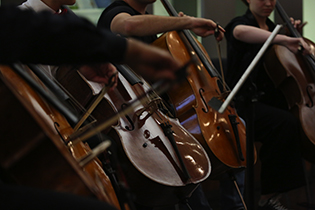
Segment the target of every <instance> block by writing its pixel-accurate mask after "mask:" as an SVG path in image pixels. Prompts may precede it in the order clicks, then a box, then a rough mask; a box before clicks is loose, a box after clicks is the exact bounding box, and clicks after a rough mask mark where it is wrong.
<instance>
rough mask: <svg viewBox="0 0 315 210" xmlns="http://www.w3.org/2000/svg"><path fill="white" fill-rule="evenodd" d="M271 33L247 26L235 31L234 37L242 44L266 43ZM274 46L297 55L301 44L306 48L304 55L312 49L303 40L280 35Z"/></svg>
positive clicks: (274, 41) (239, 27)
mask: <svg viewBox="0 0 315 210" xmlns="http://www.w3.org/2000/svg"><path fill="white" fill-rule="evenodd" d="M270 34H271V32H269V31H267V30H263V29H260V28H256V27H253V26H247V25H238V26H236V27H235V28H234V30H233V36H234V37H235V38H236V39H237V40H240V41H242V42H247V43H251V44H259V43H264V42H265V41H266V40H267V39H268V37H269V36H270ZM273 44H279V45H282V46H285V47H287V48H288V49H289V50H290V51H292V52H293V53H297V52H298V49H299V47H300V44H302V46H303V47H304V49H305V50H304V52H303V54H309V53H310V47H309V46H308V44H307V43H306V42H305V41H304V40H303V39H302V38H292V37H289V36H286V35H281V34H278V35H277V36H276V37H275V39H274V40H273Z"/></svg>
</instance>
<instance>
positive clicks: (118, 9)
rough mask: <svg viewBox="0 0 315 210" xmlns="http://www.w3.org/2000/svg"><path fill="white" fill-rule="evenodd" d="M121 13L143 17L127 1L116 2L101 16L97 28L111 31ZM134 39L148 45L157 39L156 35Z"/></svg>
mask: <svg viewBox="0 0 315 210" xmlns="http://www.w3.org/2000/svg"><path fill="white" fill-rule="evenodd" d="M119 13H128V14H130V15H132V16H133V15H141V13H140V12H138V11H137V10H135V9H134V8H132V7H131V6H130V5H129V4H127V3H126V2H125V1H114V2H113V3H112V4H110V5H109V6H108V7H107V8H106V9H105V10H104V11H103V13H102V14H101V16H100V18H99V20H98V23H97V26H98V27H99V28H105V29H108V30H110V25H111V22H112V20H113V19H114V17H115V16H116V15H118V14H119ZM133 38H135V39H138V40H140V41H142V42H145V43H147V44H150V43H152V42H154V41H155V40H156V39H157V36H156V35H151V36H141V37H137V36H134V37H133Z"/></svg>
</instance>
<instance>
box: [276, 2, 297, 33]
mask: <svg viewBox="0 0 315 210" xmlns="http://www.w3.org/2000/svg"><path fill="white" fill-rule="evenodd" d="M276 9H277V11H278V13H279V15H280V17H281V18H282V20H283V21H284V22H285V24H286V26H287V27H288V29H289V31H290V33H291V35H292V36H293V37H302V36H301V34H300V33H299V32H298V31H297V30H296V28H294V26H293V25H292V23H291V21H290V18H289V16H288V14H287V13H286V12H285V10H284V9H283V7H282V6H281V4H280V2H279V1H277V2H276Z"/></svg>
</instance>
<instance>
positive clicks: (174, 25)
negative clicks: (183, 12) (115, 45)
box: [111, 15, 193, 36]
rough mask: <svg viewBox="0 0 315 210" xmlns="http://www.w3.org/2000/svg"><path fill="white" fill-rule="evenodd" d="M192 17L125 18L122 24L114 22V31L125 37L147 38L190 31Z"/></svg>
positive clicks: (147, 16)
mask: <svg viewBox="0 0 315 210" xmlns="http://www.w3.org/2000/svg"><path fill="white" fill-rule="evenodd" d="M192 26H193V18H192V17H171V16H157V15H135V16H130V17H128V18H125V19H124V20H123V22H122V23H118V22H115V21H114V20H113V22H112V27H111V29H112V31H113V32H115V33H120V34H123V35H125V36H147V35H155V34H159V33H163V32H167V31H174V30H183V29H189V28H192Z"/></svg>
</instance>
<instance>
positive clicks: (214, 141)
mask: <svg viewBox="0 0 315 210" xmlns="http://www.w3.org/2000/svg"><path fill="white" fill-rule="evenodd" d="M161 1H162V3H163V5H164V7H165V8H166V10H167V11H168V13H169V14H170V15H171V16H177V14H178V13H177V12H176V10H175V9H174V8H173V7H172V5H171V4H170V3H169V2H168V1H166V0H161ZM153 45H155V46H158V47H160V48H162V49H165V50H167V51H169V52H170V53H171V55H172V56H173V57H174V58H175V59H177V60H178V61H180V62H182V63H185V62H187V60H189V59H191V57H196V60H197V63H196V64H194V65H190V66H189V71H190V74H189V75H188V76H187V78H186V82H185V83H184V84H182V85H181V86H180V87H178V88H177V89H172V90H170V91H168V92H167V97H168V99H166V100H168V101H169V103H170V104H172V106H173V107H174V112H175V117H177V118H178V119H179V120H180V122H181V124H182V125H183V126H184V127H185V128H186V129H187V130H188V131H189V132H191V133H192V134H193V135H194V136H195V137H196V139H198V141H199V142H200V143H201V144H202V145H203V146H204V148H205V149H206V151H207V153H208V155H209V156H210V159H211V163H212V166H213V170H212V173H211V175H210V178H213V179H215V178H220V175H221V174H222V173H225V172H227V171H229V170H230V169H234V170H238V169H243V168H244V167H245V166H246V133H245V126H244V124H243V123H242V121H241V120H240V118H239V117H238V115H237V113H236V111H235V109H234V108H233V107H231V106H230V107H229V108H228V109H227V110H226V111H225V112H224V113H223V114H220V113H218V112H217V111H216V110H214V109H213V108H211V107H210V106H209V105H208V103H207V102H208V101H210V99H211V98H212V97H213V96H217V97H219V98H224V96H223V95H224V94H225V93H224V92H222V91H221V89H220V86H221V87H222V86H223V87H224V88H225V87H226V86H225V84H224V83H223V82H222V81H221V80H220V77H219V73H218V72H217V71H216V69H215V68H214V66H213V65H212V63H211V61H210V58H209V56H208V55H207V53H206V51H205V49H204V48H203V46H202V45H201V44H200V43H199V42H198V41H197V40H196V39H195V38H194V37H193V36H192V35H191V34H190V32H189V31H188V30H182V31H172V32H167V33H165V34H163V35H162V36H161V37H160V38H159V39H157V40H156V41H155V42H154V43H153ZM255 154H256V153H255Z"/></svg>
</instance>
